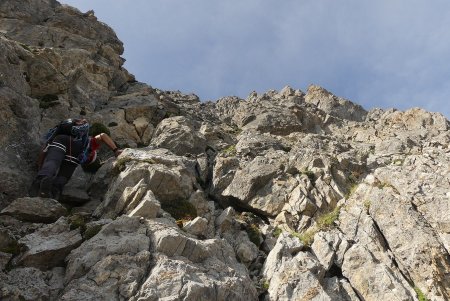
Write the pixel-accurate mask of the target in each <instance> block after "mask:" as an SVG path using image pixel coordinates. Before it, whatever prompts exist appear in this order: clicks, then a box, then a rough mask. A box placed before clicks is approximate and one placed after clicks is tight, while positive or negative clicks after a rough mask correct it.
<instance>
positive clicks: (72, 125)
mask: <svg viewBox="0 0 450 301" xmlns="http://www.w3.org/2000/svg"><path fill="white" fill-rule="evenodd" d="M76 121H77V119H71V118H70V119H66V120H64V121H61V122H60V123H59V124H58V125H57V126H55V127H54V128H52V129H50V130H49V131H48V132H47V134H45V136H44V139H45V141H46V145H47V144H49V143H50V142H52V141H53V139H54V138H55V137H56V136H57V135H68V136H72V137H73V138H74V140H81V141H82V149H83V150H82V152H81V153H80V155H79V156H78V160H79V161H80V164H85V163H87V161H88V159H89V153H90V139H89V123H84V124H79V125H78V124H77V123H76Z"/></svg>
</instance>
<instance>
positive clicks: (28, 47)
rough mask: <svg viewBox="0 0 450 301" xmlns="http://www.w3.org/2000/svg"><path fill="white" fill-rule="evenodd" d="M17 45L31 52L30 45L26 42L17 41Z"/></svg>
mask: <svg viewBox="0 0 450 301" xmlns="http://www.w3.org/2000/svg"><path fill="white" fill-rule="evenodd" d="M19 45H20V46H22V48H23V49H25V50H27V51H29V52H31V48H30V46H28V45H27V44H23V43H19Z"/></svg>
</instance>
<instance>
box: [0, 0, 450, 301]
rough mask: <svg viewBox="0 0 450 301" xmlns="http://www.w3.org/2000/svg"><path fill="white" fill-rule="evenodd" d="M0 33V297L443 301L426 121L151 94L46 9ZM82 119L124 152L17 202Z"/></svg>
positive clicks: (447, 158)
mask: <svg viewBox="0 0 450 301" xmlns="http://www.w3.org/2000/svg"><path fill="white" fill-rule="evenodd" d="M0 31H1V34H0V49H1V51H2V53H4V55H3V56H2V57H0V72H1V76H0V100H1V103H2V106H1V108H0V112H1V114H0V120H1V123H0V130H1V132H2V134H3V135H2V136H1V138H0V145H1V146H2V147H1V149H0V154H1V156H2V158H3V159H4V160H3V162H4V164H3V166H2V168H0V175H1V177H0V188H1V191H0V192H1V195H0V209H1V214H0V269H1V271H0V286H1V289H0V299H2V300H258V299H259V300H418V299H419V297H421V298H422V295H424V296H426V298H428V299H429V300H448V299H449V298H450V257H449V250H450V214H449V213H450V205H449V204H450V192H449V191H450V189H449V188H450V169H449V166H450V147H449V144H450V132H449V126H450V124H449V121H448V120H447V119H446V118H445V117H444V116H442V115H441V114H437V113H429V112H426V111H424V110H422V109H411V110H408V111H406V112H400V111H397V110H395V109H391V110H381V109H374V110H371V111H366V110H364V109H363V108H362V107H361V106H359V105H357V104H354V103H352V102H350V101H348V100H345V99H342V98H339V97H337V96H335V95H333V94H332V93H330V92H328V91H326V90H325V89H323V88H321V87H318V86H310V87H309V88H308V91H306V93H304V92H302V91H300V90H294V89H292V88H290V87H286V88H284V89H283V90H281V91H268V92H266V93H264V94H257V93H252V94H251V95H249V96H248V98H247V99H245V100H244V99H239V98H237V97H224V98H222V99H219V100H218V101H217V102H206V103H205V102H200V100H199V99H198V97H197V96H196V95H192V94H191V95H184V94H182V93H181V92H178V91H161V90H158V89H155V88H152V87H151V86H149V85H147V84H144V83H140V82H137V81H136V80H135V79H134V77H133V76H132V75H131V74H129V73H128V72H127V71H126V70H125V69H124V68H123V67H122V64H123V59H122V58H121V57H120V55H121V54H122V52H123V45H122V43H121V42H120V41H119V40H118V38H117V37H116V35H115V34H114V32H113V31H112V30H111V29H110V28H109V27H108V26H107V25H105V24H103V23H100V22H98V21H97V19H96V17H95V15H94V14H93V12H87V13H81V12H80V11H78V10H77V9H75V8H71V7H69V6H65V5H60V4H59V3H58V2H57V1H51V0H34V1H20V3H19V1H13V0H5V1H2V2H1V3H0ZM79 115H81V116H85V117H86V118H88V119H89V120H90V122H91V123H98V124H102V125H104V126H105V127H106V128H107V129H108V130H110V132H111V136H112V137H113V139H114V140H115V141H116V142H117V143H118V144H119V145H121V146H122V147H126V150H125V151H124V153H123V154H122V155H121V156H120V157H119V158H118V159H117V160H114V159H112V158H111V159H108V160H106V162H105V164H104V165H103V166H102V168H101V169H100V170H99V171H98V172H97V173H95V174H89V173H86V172H83V170H81V169H79V170H77V172H76V174H75V175H74V177H73V178H72V179H71V182H70V183H69V184H68V186H67V188H66V189H65V193H64V195H63V199H62V202H61V203H58V202H56V201H54V200H51V199H40V198H28V197H26V187H28V186H29V184H30V183H31V181H32V179H33V176H34V174H35V173H36V166H35V163H34V162H35V157H36V153H37V151H38V149H39V137H40V136H41V135H42V134H43V133H44V132H45V131H46V129H48V128H49V127H51V126H52V125H53V124H54V123H55V122H57V121H59V120H60V119H63V118H66V117H68V116H79ZM104 155H105V156H107V155H108V154H104Z"/></svg>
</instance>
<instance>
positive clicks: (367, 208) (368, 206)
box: [363, 200, 372, 213]
mask: <svg viewBox="0 0 450 301" xmlns="http://www.w3.org/2000/svg"><path fill="white" fill-rule="evenodd" d="M371 204H372V202H371V201H370V200H365V201H364V203H363V205H364V208H366V211H367V213H369V210H370V205H371Z"/></svg>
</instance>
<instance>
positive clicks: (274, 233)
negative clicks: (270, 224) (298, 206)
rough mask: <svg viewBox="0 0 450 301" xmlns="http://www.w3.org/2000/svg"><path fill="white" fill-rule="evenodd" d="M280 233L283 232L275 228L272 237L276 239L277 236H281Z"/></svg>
mask: <svg viewBox="0 0 450 301" xmlns="http://www.w3.org/2000/svg"><path fill="white" fill-rule="evenodd" d="M282 232H283V230H281V228H279V227H276V228H275V230H273V232H272V235H273V236H274V237H278V236H280V235H281V233H282Z"/></svg>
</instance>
